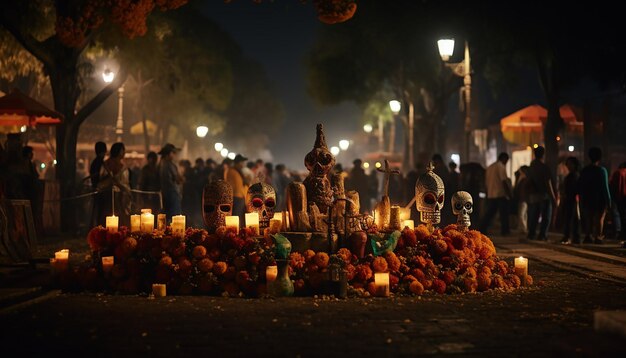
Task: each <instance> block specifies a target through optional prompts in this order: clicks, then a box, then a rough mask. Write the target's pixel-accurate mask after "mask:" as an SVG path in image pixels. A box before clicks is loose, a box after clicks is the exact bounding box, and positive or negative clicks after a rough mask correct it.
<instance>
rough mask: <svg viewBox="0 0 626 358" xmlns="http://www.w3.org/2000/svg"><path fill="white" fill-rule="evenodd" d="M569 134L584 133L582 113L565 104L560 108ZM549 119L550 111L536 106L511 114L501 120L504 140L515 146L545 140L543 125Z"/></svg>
mask: <svg viewBox="0 0 626 358" xmlns="http://www.w3.org/2000/svg"><path fill="white" fill-rule="evenodd" d="M559 112H560V114H561V118H563V122H565V128H566V132H567V133H582V132H583V122H582V120H581V118H582V115H581V114H580V111H579V110H578V109H577V108H575V107H573V106H571V105H569V104H565V105H563V106H561V108H559ZM547 119H548V110H547V109H545V108H544V107H542V106H540V105H538V104H534V105H531V106H528V107H525V108H522V109H520V110H519V111H517V112H515V113H513V114H510V115H508V116H506V117H504V118H502V119H501V120H500V129H501V130H502V135H503V136H504V138H505V139H506V140H507V141H509V142H511V143H515V144H520V145H532V144H535V143H539V142H541V141H542V140H543V125H544V124H545V122H546V120H547Z"/></svg>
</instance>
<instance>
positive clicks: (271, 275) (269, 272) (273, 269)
mask: <svg viewBox="0 0 626 358" xmlns="http://www.w3.org/2000/svg"><path fill="white" fill-rule="evenodd" d="M277 276H278V266H276V265H272V266H267V268H266V269H265V280H266V281H267V283H270V282H273V281H275V280H276V277H277Z"/></svg>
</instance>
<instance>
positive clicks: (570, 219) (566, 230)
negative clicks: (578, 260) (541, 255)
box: [560, 157, 580, 244]
mask: <svg viewBox="0 0 626 358" xmlns="http://www.w3.org/2000/svg"><path fill="white" fill-rule="evenodd" d="M565 166H566V167H567V170H568V174H567V176H565V179H563V185H562V186H561V192H560V194H561V201H560V204H561V210H562V212H563V224H565V225H564V226H563V239H561V243H562V244H571V243H572V242H573V243H576V244H580V235H579V233H578V226H579V221H580V220H579V217H578V201H577V200H576V196H577V195H578V177H579V174H578V170H579V169H578V168H579V164H578V159H576V157H569V158H567V159H566V160H565ZM570 233H571V235H572V236H571V238H572V239H573V240H571V239H570Z"/></svg>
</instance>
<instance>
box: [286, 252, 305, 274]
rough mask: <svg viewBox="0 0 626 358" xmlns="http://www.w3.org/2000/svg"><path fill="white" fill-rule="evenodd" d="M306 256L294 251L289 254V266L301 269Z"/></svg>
mask: <svg viewBox="0 0 626 358" xmlns="http://www.w3.org/2000/svg"><path fill="white" fill-rule="evenodd" d="M305 262H306V261H305V260H304V256H302V255H301V254H299V253H297V252H292V253H291V254H289V266H291V267H293V268H294V269H296V270H301V269H302V268H303V267H304V264H305Z"/></svg>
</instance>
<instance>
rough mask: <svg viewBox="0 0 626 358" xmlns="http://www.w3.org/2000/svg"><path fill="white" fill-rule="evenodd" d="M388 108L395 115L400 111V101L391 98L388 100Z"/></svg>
mask: <svg viewBox="0 0 626 358" xmlns="http://www.w3.org/2000/svg"><path fill="white" fill-rule="evenodd" d="M389 109H391V111H392V112H393V114H395V115H397V114H398V113H400V110H401V109H402V103H400V101H397V100H395V99H393V100H391V101H389Z"/></svg>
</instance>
